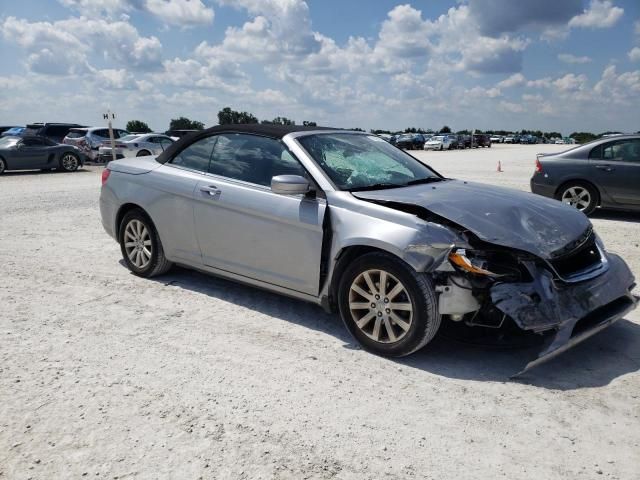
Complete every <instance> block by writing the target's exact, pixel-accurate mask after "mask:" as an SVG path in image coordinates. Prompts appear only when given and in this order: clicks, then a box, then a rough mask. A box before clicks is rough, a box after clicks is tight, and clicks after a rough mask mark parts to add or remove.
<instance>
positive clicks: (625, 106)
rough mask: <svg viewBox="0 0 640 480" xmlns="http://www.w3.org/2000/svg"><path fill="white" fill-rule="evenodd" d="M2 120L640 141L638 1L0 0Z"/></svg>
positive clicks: (8, 122)
mask: <svg viewBox="0 0 640 480" xmlns="http://www.w3.org/2000/svg"><path fill="white" fill-rule="evenodd" d="M0 54H1V56H0V58H2V61H1V62H0V124H2V125H13V124H17V125H20V124H25V123H30V122H39V121H49V122H51V121H58V122H60V121H64V122H76V123H81V124H86V125H102V124H104V120H103V118H102V114H103V113H104V112H105V111H106V110H107V109H109V108H110V109H111V110H112V111H114V112H115V114H116V122H115V123H116V125H118V126H121V127H123V126H124V125H125V124H126V122H127V121H128V120H132V119H138V120H142V121H145V122H147V123H148V124H149V125H150V127H151V128H152V129H154V130H157V131H163V130H165V129H167V128H168V125H169V121H170V119H172V118H177V117H179V116H186V117H188V118H191V119H194V120H199V121H202V122H203V123H204V124H205V125H207V126H211V125H215V124H217V112H218V111H219V110H220V109H222V108H223V107H226V106H229V107H231V108H232V109H234V110H241V111H249V112H251V113H253V114H254V115H256V116H257V117H258V118H260V119H273V118H275V117H278V116H284V117H288V118H290V119H293V120H295V121H296V122H297V123H302V121H304V120H308V121H315V122H317V123H318V124H319V125H326V126H334V127H342V128H354V127H359V128H364V129H371V128H377V129H389V130H400V129H404V128H406V127H421V128H425V129H426V128H432V129H439V128H440V127H442V126H443V125H448V126H450V127H452V128H453V129H454V130H462V129H474V128H475V129H482V130H488V129H504V130H520V129H535V130H538V129H539V130H543V131H560V132H561V133H563V134H565V135H568V134H569V133H571V132H573V131H592V132H604V131H610V130H619V131H638V130H640V2H638V0H518V1H515V0H462V1H444V0H425V1H413V2H409V3H403V2H396V1H389V0H376V1H372V0H366V1H365V0H353V1H350V0H340V1H338V0H306V1H304V0H20V1H14V0H0Z"/></svg>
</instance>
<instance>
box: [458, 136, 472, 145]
mask: <svg viewBox="0 0 640 480" xmlns="http://www.w3.org/2000/svg"><path fill="white" fill-rule="evenodd" d="M458 148H471V135H458Z"/></svg>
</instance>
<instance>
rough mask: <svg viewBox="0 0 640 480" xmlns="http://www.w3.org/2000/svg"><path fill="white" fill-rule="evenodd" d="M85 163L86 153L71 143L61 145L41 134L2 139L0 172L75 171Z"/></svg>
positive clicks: (0, 141)
mask: <svg viewBox="0 0 640 480" xmlns="http://www.w3.org/2000/svg"><path fill="white" fill-rule="evenodd" d="M82 165H84V155H83V154H82V152H81V151H80V150H78V149H77V148H76V147H73V146H71V145H61V144H58V143H56V142H54V141H53V140H49V139H48V138H44V137H39V136H33V135H31V136H25V137H23V138H19V137H5V138H2V139H0V174H2V173H4V172H5V171H6V170H37V169H39V170H53V169H56V170H64V171H65V172H75V171H76V170H77V169H78V168H79V167H81V166H82Z"/></svg>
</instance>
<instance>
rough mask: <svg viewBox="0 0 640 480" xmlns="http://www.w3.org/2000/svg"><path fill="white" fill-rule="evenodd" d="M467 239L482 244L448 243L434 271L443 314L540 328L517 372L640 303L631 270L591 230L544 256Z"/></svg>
mask: <svg viewBox="0 0 640 480" xmlns="http://www.w3.org/2000/svg"><path fill="white" fill-rule="evenodd" d="M470 243H476V244H478V243H479V244H481V245H478V246H479V247H480V248H479V249H478V250H475V249H474V250H469V249H456V248H453V249H452V250H451V252H450V254H449V262H448V264H442V265H441V266H440V268H439V269H438V270H437V271H435V272H433V274H434V276H435V278H436V279H437V281H439V286H438V288H437V289H438V291H439V292H440V296H439V306H440V313H441V314H443V315H449V318H450V319H451V320H453V321H464V322H465V323H466V324H467V325H469V326H482V327H487V328H501V327H503V325H504V323H505V322H506V321H510V322H513V323H514V324H515V325H517V327H519V328H520V329H521V330H523V331H525V332H532V333H536V334H541V335H544V336H545V337H546V341H547V343H546V345H545V347H544V348H543V350H542V352H541V353H540V354H539V356H538V357H537V358H536V359H535V360H533V361H531V362H529V363H528V364H527V365H526V367H525V368H524V369H523V370H522V371H521V372H519V373H518V374H520V373H524V372H525V371H527V370H529V369H530V368H533V367H535V366H537V365H539V364H541V363H543V362H545V361H547V360H549V359H551V358H553V357H555V356H556V355H558V354H560V353H562V352H564V351H566V350H568V349H569V348H571V347H573V346H574V345H576V344H578V343H580V342H582V341H583V340H585V339H587V338H589V337H590V336H592V335H594V334H596V333H598V332H599V331H601V330H602V329H604V328H606V327H608V326H609V325H611V324H613V323H614V322H616V321H617V320H619V319H621V318H622V317H624V316H625V315H626V314H628V313H629V312H630V311H631V310H633V309H634V308H635V307H636V305H637V303H638V298H637V297H635V296H634V295H632V294H631V290H632V289H633V287H634V278H633V275H632V273H631V271H630V270H629V268H628V267H627V265H626V264H625V262H624V261H623V260H622V259H621V258H620V257H618V256H617V255H614V254H610V253H606V252H605V250H604V248H603V246H602V244H601V242H600V241H599V240H598V239H597V237H596V235H595V233H593V232H592V231H591V229H589V230H588V231H587V232H585V234H584V235H582V236H581V238H579V239H578V241H576V242H574V243H573V245H571V248H569V249H563V250H562V251H560V252H558V253H557V254H556V255H554V256H552V258H551V259H548V260H545V259H541V258H539V257H536V256H534V255H532V254H529V253H527V252H521V251H516V250H511V249H507V248H504V247H495V246H491V245H487V244H485V243H484V242H478V240H477V239H476V240H475V242H474V241H473V240H470ZM496 313H497V314H496Z"/></svg>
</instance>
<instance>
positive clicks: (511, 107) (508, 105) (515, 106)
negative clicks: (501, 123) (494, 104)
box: [498, 100, 525, 113]
mask: <svg viewBox="0 0 640 480" xmlns="http://www.w3.org/2000/svg"><path fill="white" fill-rule="evenodd" d="M498 108H499V109H500V110H502V111H503V112H509V113H522V112H524V110H525V108H524V106H522V105H521V104H519V103H514V102H507V101H505V100H502V101H501V102H500V103H499V104H498Z"/></svg>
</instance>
